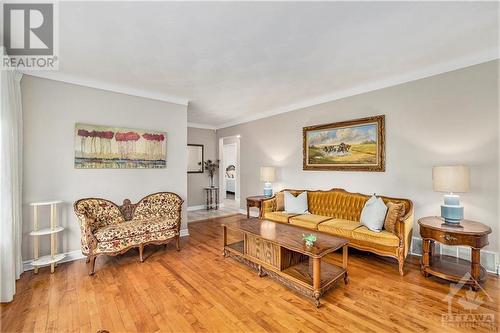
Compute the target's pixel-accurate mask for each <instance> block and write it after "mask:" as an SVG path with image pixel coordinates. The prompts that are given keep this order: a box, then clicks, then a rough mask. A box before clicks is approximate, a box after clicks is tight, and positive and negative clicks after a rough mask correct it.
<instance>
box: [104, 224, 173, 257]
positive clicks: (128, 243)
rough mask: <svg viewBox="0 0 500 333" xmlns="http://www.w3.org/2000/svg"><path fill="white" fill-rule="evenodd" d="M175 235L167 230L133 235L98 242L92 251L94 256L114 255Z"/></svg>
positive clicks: (170, 230) (171, 230)
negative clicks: (99, 254)
mask: <svg viewBox="0 0 500 333" xmlns="http://www.w3.org/2000/svg"><path fill="white" fill-rule="evenodd" d="M176 235H177V230H176V229H175V228H173V229H167V230H160V231H157V232H152V233H145V234H142V235H135V236H132V237H125V238H121V239H113V240H110V241H107V242H98V243H97V247H96V249H95V251H94V253H95V254H98V253H116V252H118V251H122V250H124V249H128V248H130V247H135V246H138V245H139V244H144V243H148V242H151V241H154V242H162V241H166V240H168V239H171V238H172V237H175V236H176Z"/></svg>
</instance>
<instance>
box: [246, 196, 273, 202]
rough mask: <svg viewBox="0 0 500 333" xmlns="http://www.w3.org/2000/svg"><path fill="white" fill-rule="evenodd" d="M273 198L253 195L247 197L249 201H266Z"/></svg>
mask: <svg viewBox="0 0 500 333" xmlns="http://www.w3.org/2000/svg"><path fill="white" fill-rule="evenodd" d="M271 198H272V197H265V196H263V195H252V196H250V197H247V200H254V201H255V200H264V199H271Z"/></svg>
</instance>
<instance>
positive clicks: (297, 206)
mask: <svg viewBox="0 0 500 333" xmlns="http://www.w3.org/2000/svg"><path fill="white" fill-rule="evenodd" d="M307 209H308V207H307V192H306V191H304V192H302V193H300V194H299V195H298V196H294V195H293V194H292V193H290V192H285V212H287V213H289V214H305V213H307Z"/></svg>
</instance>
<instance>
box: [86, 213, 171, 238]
mask: <svg viewBox="0 0 500 333" xmlns="http://www.w3.org/2000/svg"><path fill="white" fill-rule="evenodd" d="M176 226H177V219H168V218H156V219H154V218H153V219H143V220H141V219H134V220H131V221H126V222H122V223H117V224H112V225H108V226H106V227H104V228H100V229H98V230H97V231H95V232H94V236H95V238H96V239H97V240H98V241H99V242H109V241H112V240H116V239H122V238H129V237H134V236H138V235H144V234H150V233H154V232H158V231H162V230H169V229H173V228H175V227H176Z"/></svg>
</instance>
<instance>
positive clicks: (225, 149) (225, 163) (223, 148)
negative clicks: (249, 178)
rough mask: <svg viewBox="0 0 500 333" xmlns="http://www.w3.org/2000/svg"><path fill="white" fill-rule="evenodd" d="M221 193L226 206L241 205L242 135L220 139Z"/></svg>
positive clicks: (223, 203) (235, 206) (236, 207)
mask: <svg viewBox="0 0 500 333" xmlns="http://www.w3.org/2000/svg"><path fill="white" fill-rule="evenodd" d="M219 160H220V171H221V172H219V184H220V186H219V191H220V193H219V195H220V197H221V199H222V205H223V206H224V207H225V208H234V209H239V206H240V136H239V135H236V136H229V137H224V138H220V139H219Z"/></svg>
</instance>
